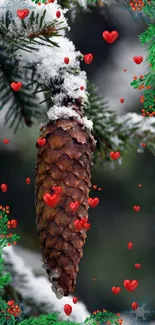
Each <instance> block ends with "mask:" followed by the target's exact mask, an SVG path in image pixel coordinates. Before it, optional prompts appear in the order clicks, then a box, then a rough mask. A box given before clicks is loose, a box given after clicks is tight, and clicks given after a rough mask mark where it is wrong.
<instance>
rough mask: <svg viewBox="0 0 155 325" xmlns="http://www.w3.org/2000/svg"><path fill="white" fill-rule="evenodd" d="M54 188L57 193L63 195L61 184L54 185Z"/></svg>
mask: <svg viewBox="0 0 155 325" xmlns="http://www.w3.org/2000/svg"><path fill="white" fill-rule="evenodd" d="M52 190H53V192H54V193H55V194H57V195H61V194H62V188H61V187H60V186H53V187H52Z"/></svg>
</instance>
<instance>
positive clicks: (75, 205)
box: [69, 201, 80, 212]
mask: <svg viewBox="0 0 155 325" xmlns="http://www.w3.org/2000/svg"><path fill="white" fill-rule="evenodd" d="M79 205H80V203H79V202H78V201H75V202H71V203H70V205H69V206H70V209H71V210H72V211H73V212H75V211H76V210H77V209H78V208H79Z"/></svg>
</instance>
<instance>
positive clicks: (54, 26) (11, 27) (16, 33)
mask: <svg viewBox="0 0 155 325" xmlns="http://www.w3.org/2000/svg"><path fill="white" fill-rule="evenodd" d="M45 15H46V9H45V10H44V12H43V14H42V16H41V17H39V15H38V14H35V13H34V11H32V13H31V15H30V16H29V17H28V22H27V23H25V22H24V20H21V23H20V28H19V27H17V25H16V22H15V20H14V19H13V17H12V14H11V12H10V11H9V10H8V11H7V12H6V14H4V15H3V16H2V18H1V19H0V43H1V44H2V45H5V52H8V53H10V51H11V55H12V54H13V53H14V52H15V51H16V50H18V49H23V50H25V51H28V52H30V51H32V50H33V51H36V50H37V48H36V47H35V45H42V44H43V43H42V42H41V41H42V40H43V41H44V42H45V41H46V42H47V43H48V46H51V45H53V46H59V45H58V44H57V43H55V42H52V39H51V37H52V36H53V37H54V36H59V31H60V30H61V29H64V28H62V27H61V24H62V22H58V21H57V20H56V19H55V20H53V21H52V23H49V24H46V23H45ZM19 20H20V18H19ZM49 31H50V39H49ZM35 37H37V39H39V40H40V41H38V40H36V39H34V38H35Z"/></svg>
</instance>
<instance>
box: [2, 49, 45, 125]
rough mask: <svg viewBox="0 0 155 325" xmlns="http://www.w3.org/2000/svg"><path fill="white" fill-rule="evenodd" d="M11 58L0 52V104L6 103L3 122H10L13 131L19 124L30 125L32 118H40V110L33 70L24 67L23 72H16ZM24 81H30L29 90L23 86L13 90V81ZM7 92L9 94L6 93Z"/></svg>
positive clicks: (28, 82) (3, 105)
mask: <svg viewBox="0 0 155 325" xmlns="http://www.w3.org/2000/svg"><path fill="white" fill-rule="evenodd" d="M14 66H15V64H14V61H13V60H10V59H8V58H7V57H6V55H4V52H3V51H1V52H0V91H1V96H0V104H1V107H3V108H4V107H5V105H6V104H7V113H6V115H5V124H8V123H10V127H12V126H14V131H16V130H17V128H18V126H19V125H20V124H23V123H24V124H26V125H27V126H31V125H32V124H33V119H35V118H37V119H38V118H40V116H41V115H42V114H41V111H40V106H39V103H38V97H37V96H36V94H35V92H36V91H37V90H38V84H37V83H35V74H34V71H33V70H32V72H31V70H30V69H28V68H27V69H25V71H23V72H20V73H19V72H17V69H15V68H14ZM22 80H24V83H27V84H30V83H31V92H30V90H29V89H28V90H27V89H26V88H27V87H26V86H25V87H24V85H23V87H22V88H21V89H20V90H19V91H17V92H15V91H14V90H13V89H12V88H11V87H10V85H11V83H12V82H14V81H22ZM8 93H9V95H8Z"/></svg>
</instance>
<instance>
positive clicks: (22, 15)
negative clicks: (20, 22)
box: [17, 9, 30, 19]
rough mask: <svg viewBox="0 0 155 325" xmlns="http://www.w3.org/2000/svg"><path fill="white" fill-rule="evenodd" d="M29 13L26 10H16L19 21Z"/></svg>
mask: <svg viewBox="0 0 155 325" xmlns="http://www.w3.org/2000/svg"><path fill="white" fill-rule="evenodd" d="M29 12H30V11H29V10H28V9H23V10H17V15H18V17H19V18H20V19H24V18H26V17H27V16H28V14H29Z"/></svg>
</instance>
